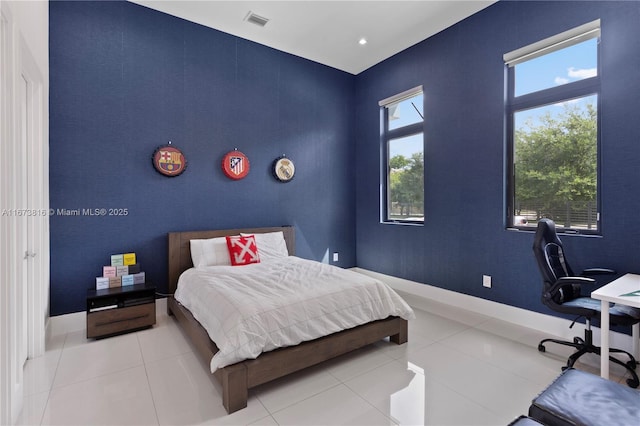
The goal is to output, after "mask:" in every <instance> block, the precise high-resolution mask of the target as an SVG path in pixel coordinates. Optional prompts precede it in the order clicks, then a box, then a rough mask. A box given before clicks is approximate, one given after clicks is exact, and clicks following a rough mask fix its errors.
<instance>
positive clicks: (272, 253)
mask: <svg viewBox="0 0 640 426" xmlns="http://www.w3.org/2000/svg"><path fill="white" fill-rule="evenodd" d="M240 235H243V236H244V235H255V237H256V247H258V254H259V255H260V260H261V261H262V260H267V259H277V258H280V257H287V256H289V251H288V250H287V243H286V242H285V240H284V234H283V233H282V231H278V232H267V233H264V234H240Z"/></svg>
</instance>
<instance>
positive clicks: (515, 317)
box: [353, 268, 633, 352]
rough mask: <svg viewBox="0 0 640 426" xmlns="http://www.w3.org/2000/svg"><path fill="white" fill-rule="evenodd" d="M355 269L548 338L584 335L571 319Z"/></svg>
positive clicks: (621, 341)
mask: <svg viewBox="0 0 640 426" xmlns="http://www.w3.org/2000/svg"><path fill="white" fill-rule="evenodd" d="M353 270H354V271H355V272H359V273H361V274H364V275H368V276H371V277H374V278H377V279H379V280H380V281H383V282H385V283H387V284H388V285H389V286H390V287H391V288H393V289H394V290H396V291H399V292H403V293H408V294H410V295H413V296H418V297H423V298H426V299H431V300H436V301H438V302H439V303H443V304H445V305H451V306H454V307H456V308H461V309H466V310H469V311H472V312H476V313H478V314H482V315H486V316H488V317H491V318H496V319H500V320H502V321H506V322H510V323H512V324H516V325H519V326H522V327H527V328H531V329H534V330H537V331H540V332H542V333H544V334H547V335H549V337H559V338H561V339H567V340H572V339H573V337H574V336H580V337H582V336H583V335H584V328H585V326H584V324H580V323H576V324H575V325H574V327H573V328H571V329H569V325H571V321H569V320H566V319H563V318H558V317H554V316H551V315H545V314H541V313H539V312H533V311H529V310H526V309H521V308H516V307H514V306H510V305H504V304H502V303H498V302H493V301H491V300H486V299H482V298H479V297H474V296H469V295H467V294H462V293H458V292H455V291H451V290H445V289H442V288H439V287H434V286H431V285H427V284H421V283H417V282H415V281H410V280H405V279H403V278H397V277H392V276H390V275H385V274H381V273H378V272H373V271H369V270H366V269H362V268H353ZM541 285H542V284H541ZM487 290H488V289H487ZM488 291H490V290H488ZM591 329H592V331H593V341H594V343H595V344H599V343H600V329H599V328H597V327H593V326H592V328H591ZM610 336H611V339H610V343H611V346H612V347H616V348H620V349H624V350H626V351H628V352H631V351H632V350H633V340H632V338H631V336H629V335H627V334H624V333H618V332H611V335H610Z"/></svg>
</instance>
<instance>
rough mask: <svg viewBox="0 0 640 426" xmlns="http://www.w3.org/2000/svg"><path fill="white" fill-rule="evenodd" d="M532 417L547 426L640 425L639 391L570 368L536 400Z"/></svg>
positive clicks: (530, 409) (533, 404) (530, 408)
mask: <svg viewBox="0 0 640 426" xmlns="http://www.w3.org/2000/svg"><path fill="white" fill-rule="evenodd" d="M529 416H530V417H533V418H535V419H537V420H538V421H539V422H541V423H543V424H545V425H548V426H556V425H559V426H567V425H569V426H576V425H581V426H605V425H606V426H608V425H616V426H627V425H629V426H639V425H640V392H639V391H637V390H635V389H632V388H630V387H627V386H624V385H621V384H619V383H615V382H612V381H610V380H606V379H603V378H601V377H599V376H596V375H594V374H590V373H587V372H584V371H581V370H576V369H574V368H568V369H566V370H565V371H564V372H562V374H561V375H560V376H559V377H558V378H557V379H556V380H554V382H553V383H551V385H549V387H547V388H546V389H545V390H544V391H543V392H542V393H541V394H540V395H538V396H537V397H536V398H535V399H534V400H533V402H532V403H531V406H530V407H529Z"/></svg>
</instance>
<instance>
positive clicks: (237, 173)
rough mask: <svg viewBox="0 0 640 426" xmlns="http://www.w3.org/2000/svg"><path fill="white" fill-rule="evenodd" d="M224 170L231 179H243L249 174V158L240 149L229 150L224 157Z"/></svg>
mask: <svg viewBox="0 0 640 426" xmlns="http://www.w3.org/2000/svg"><path fill="white" fill-rule="evenodd" d="M222 171H223V172H224V174H225V175H227V177H228V178H230V179H235V180H238V179H242V178H244V177H245V176H247V175H248V174H249V159H248V158H247V156H246V155H244V154H243V153H241V152H240V151H238V150H233V151H231V152H228V153H227V154H226V155H225V156H224V158H223V159H222Z"/></svg>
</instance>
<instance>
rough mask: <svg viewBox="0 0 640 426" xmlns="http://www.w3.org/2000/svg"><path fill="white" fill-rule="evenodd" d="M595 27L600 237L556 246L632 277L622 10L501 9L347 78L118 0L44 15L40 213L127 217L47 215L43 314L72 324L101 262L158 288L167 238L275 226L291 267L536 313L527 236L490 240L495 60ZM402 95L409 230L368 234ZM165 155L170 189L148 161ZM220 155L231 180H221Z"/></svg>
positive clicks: (634, 24) (632, 16)
mask: <svg viewBox="0 0 640 426" xmlns="http://www.w3.org/2000/svg"><path fill="white" fill-rule="evenodd" d="M598 18H600V19H601V20H602V57H601V65H602V67H601V70H602V72H601V81H602V93H601V96H600V101H601V105H600V108H601V109H600V112H601V128H600V130H601V139H602V146H601V150H600V160H601V165H600V167H601V175H600V176H601V182H600V190H601V204H602V208H601V215H602V217H601V218H602V221H601V224H602V225H601V227H602V235H601V236H565V237H563V241H564V243H565V245H566V250H567V253H568V255H569V256H570V260H572V266H573V267H574V269H581V268H584V267H589V266H608V267H612V268H615V269H617V270H618V271H620V272H621V273H622V272H640V215H639V213H638V212H640V196H639V195H638V194H640V167H639V166H638V165H640V143H639V142H640V125H639V123H638V111H640V96H639V94H640V73H638V71H637V70H638V69H640V26H639V25H638V22H640V2H635V1H633V2H625V1H620V2H618V1H585V2H576V1H570V2H569V1H557V2H551V1H541V2H536V1H500V2H498V3H496V4H494V5H492V6H490V7H488V8H487V9H485V10H483V11H481V12H479V13H477V14H475V15H473V16H471V17H469V18H468V19H466V20H464V21H462V22H460V23H458V24H456V25H454V26H452V27H450V28H449V29H447V30H445V31H442V32H440V33H439V34H437V35H435V36H433V37H431V38H429V39H427V40H425V41H423V42H421V43H419V44H416V45H415V46H413V47H411V48H409V49H407V50H405V51H403V52H401V53H399V54H397V55H395V56H393V57H392V58H390V59H388V60H386V61H384V62H382V63H380V64H378V65H376V66H374V67H372V68H370V69H368V70H367V71H365V72H363V73H361V74H359V75H357V76H352V75H349V74H347V73H343V72H341V71H337V70H335V69H332V68H329V67H326V66H323V65H320V64H317V63H314V62H311V61H307V60H304V59H302V58H299V57H295V56H292V55H289V54H286V53H283V52H279V51H277V50H274V49H270V48H268V47H264V46H261V45H258V44H255V43H252V42H249V41H246V40H243V39H239V38H237V37H233V36H231V35H228V34H224V33H221V32H219V31H216V30H212V29H210V28H206V27H203V26H199V25H197V24H193V23H189V22H187V21H184V20H181V19H179V18H175V17H172V16H169V15H165V14H162V13H159V12H155V11H153V10H150V9H147V8H144V7H142V6H139V5H135V4H131V3H126V2H58V1H56V2H50V79H51V80H50V196H51V207H52V208H53V209H82V208H91V209H93V208H107V209H109V208H127V209H128V212H129V214H128V215H127V216H124V217H116V216H105V217H95V216H62V215H54V216H52V217H51V222H50V223H51V314H52V315H59V314H64V313H68V312H75V311H81V310H84V308H85V294H86V289H87V288H89V287H91V286H92V285H93V280H94V277H95V276H97V275H99V274H100V271H101V267H102V265H104V264H106V263H108V261H109V255H110V254H114V253H122V252H129V251H134V252H136V253H137V254H138V258H139V261H140V263H141V264H142V268H143V270H145V271H146V272H147V274H148V275H149V277H150V278H151V279H152V280H153V282H154V283H156V284H157V285H158V289H159V291H164V290H166V278H165V276H166V262H167V251H166V233H167V232H169V231H182V230H195V229H218V228H230V227H245V226H276V225H285V224H291V225H294V226H296V232H297V233H296V238H297V249H298V254H299V255H300V256H302V257H306V258H310V259H315V260H322V259H325V256H327V253H331V252H334V251H339V252H340V262H339V265H340V266H344V267H349V266H354V265H357V266H359V267H362V268H366V269H370V270H373V271H378V272H382V273H386V274H390V275H394V276H398V277H402V278H407V279H411V280H415V281H417V282H421V283H426V284H430V285H434V286H438V287H441V288H446V289H449V290H453V291H456V292H460V293H465V294H469V295H473V296H477V297H481V298H485V299H489V300H493V301H496V302H500V303H505V304H508V305H513V306H516V307H521V308H525V309H529V310H532V311H538V312H544V313H549V312H548V311H547V310H546V308H544V307H543V305H542V303H541V302H540V287H541V283H540V276H539V272H538V271H537V268H536V266H535V261H534V259H533V254H532V251H531V246H532V242H533V234H532V233H531V232H521V231H509V230H506V229H505V219H504V217H505V172H504V170H505V138H504V128H505V118H504V93H505V90H504V87H505V78H504V63H503V60H502V55H503V54H504V53H506V52H509V51H511V50H514V49H516V48H519V47H522V46H525V45H527V44H530V43H533V42H535V41H538V40H541V39H543V38H546V37H549V36H552V35H555V34H558V33H560V32H562V31H565V30H567V29H569V28H572V27H575V26H578V25H581V24H584V23H586V22H589V21H592V20H594V19H598ZM417 85H423V86H424V94H425V204H426V205H425V216H426V219H425V224H424V226H399V225H385V224H381V223H380V210H379V208H380V171H381V144H380V135H379V133H380V131H379V130H380V110H379V107H378V101H379V100H381V99H384V98H386V97H388V96H391V95H394V94H396V93H399V92H402V91H404V90H406V89H409V88H412V87H415V86H417ZM169 140H171V141H172V142H173V144H174V145H176V146H177V147H179V148H181V149H182V150H183V151H184V152H185V154H186V156H187V158H188V160H189V166H188V169H187V171H186V172H185V173H184V174H183V175H181V176H178V177H175V178H167V177H164V176H162V175H160V174H159V173H157V172H156V171H155V170H154V169H153V167H152V165H151V155H152V154H153V152H154V150H155V149H156V148H157V147H158V146H160V145H163V144H165V143H166V142H167V141H169ZM236 147H237V148H238V149H239V150H241V151H242V152H244V153H245V154H247V155H248V157H249V159H250V161H251V172H250V173H249V176H248V177H247V178H245V179H244V180H241V181H231V180H229V179H228V178H226V177H225V176H224V175H223V173H222V171H221V168H220V161H221V159H222V157H223V155H224V154H225V153H226V152H228V151H230V150H232V149H233V148H236ZM281 154H286V155H287V156H289V157H290V158H292V159H293V160H294V161H295V164H296V170H297V173H296V177H295V178H294V180H293V181H292V182H290V183H287V184H281V183H278V182H276V181H275V180H274V179H273V178H272V177H271V172H270V165H271V163H272V161H273V160H274V159H275V158H276V157H278V156H280V155H281ZM483 274H487V275H491V276H492V278H493V288H492V289H486V288H483V287H482V275H483Z"/></svg>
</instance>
